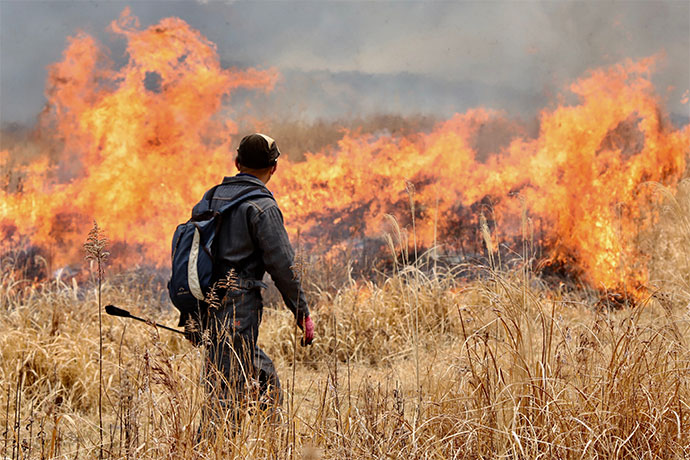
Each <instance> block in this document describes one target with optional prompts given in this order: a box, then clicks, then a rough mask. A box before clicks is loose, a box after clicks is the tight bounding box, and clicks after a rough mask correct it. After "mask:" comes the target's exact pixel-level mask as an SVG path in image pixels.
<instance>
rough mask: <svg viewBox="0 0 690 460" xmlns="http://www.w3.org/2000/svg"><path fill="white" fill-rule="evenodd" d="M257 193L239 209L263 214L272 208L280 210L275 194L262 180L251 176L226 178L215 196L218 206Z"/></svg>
mask: <svg viewBox="0 0 690 460" xmlns="http://www.w3.org/2000/svg"><path fill="white" fill-rule="evenodd" d="M252 191H255V192H257V194H256V196H252V197H251V198H247V199H246V200H244V201H242V202H241V203H240V204H239V206H238V208H239V209H243V210H245V211H256V212H258V213H263V212H265V211H267V210H268V209H271V208H276V209H278V204H277V203H276V201H275V199H274V198H273V194H272V193H271V192H270V190H268V188H266V186H265V184H264V183H263V182H261V181H260V180H258V179H256V178H254V177H251V176H233V177H226V178H225V179H224V180H223V182H222V183H221V184H220V185H219V186H218V188H217V189H216V190H215V193H214V195H213V197H214V200H217V202H218V205H222V202H227V201H231V200H234V199H235V198H237V197H240V196H242V195H244V194H246V193H251V192H252Z"/></svg>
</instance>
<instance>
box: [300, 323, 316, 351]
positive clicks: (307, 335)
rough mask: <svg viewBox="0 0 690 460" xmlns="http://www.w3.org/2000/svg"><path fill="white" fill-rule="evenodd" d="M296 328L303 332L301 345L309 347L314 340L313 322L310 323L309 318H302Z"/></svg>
mask: <svg viewBox="0 0 690 460" xmlns="http://www.w3.org/2000/svg"><path fill="white" fill-rule="evenodd" d="M300 323H303V324H298V326H299V327H300V328H301V329H302V330H303V331H304V338H303V339H302V345H303V346H306V345H311V343H312V341H313V340H314V321H312V319H311V316H307V317H306V318H304V321H301V322H300Z"/></svg>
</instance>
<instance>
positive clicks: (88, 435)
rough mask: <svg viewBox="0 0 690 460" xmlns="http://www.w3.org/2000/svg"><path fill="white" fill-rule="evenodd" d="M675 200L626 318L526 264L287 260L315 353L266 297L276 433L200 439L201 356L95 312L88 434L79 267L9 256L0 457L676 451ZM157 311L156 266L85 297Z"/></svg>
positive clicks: (152, 314) (249, 423)
mask: <svg viewBox="0 0 690 460" xmlns="http://www.w3.org/2000/svg"><path fill="white" fill-rule="evenodd" d="M683 190H684V186H683V185H681V188H680V191H679V192H678V194H677V195H676V196H675V197H669V200H668V202H667V205H666V206H665V207H663V208H660V209H661V210H662V211H663V212H662V213H661V221H660V223H659V225H658V226H657V227H656V229H655V231H654V232H653V234H650V235H648V236H647V240H646V241H643V242H641V244H642V245H643V246H645V248H646V250H647V251H648V252H649V253H650V254H651V256H650V259H649V260H650V261H649V263H650V270H651V280H652V282H653V283H654V286H655V288H654V289H653V290H652V289H650V290H649V294H648V295H647V296H646V297H644V298H643V299H641V300H640V301H638V302H635V303H633V304H632V305H629V306H627V307H625V308H619V306H616V308H613V306H612V305H609V304H607V299H610V298H611V297H612V296H611V295H607V293H605V292H603V291H599V290H593V289H591V288H587V287H582V286H579V287H578V286H576V285H575V284H574V283H572V282H562V283H560V284H558V283H554V282H552V281H550V282H546V281H545V280H544V279H542V278H541V277H539V276H538V274H537V273H534V272H533V270H532V269H531V268H530V267H531V266H532V265H533V263H532V262H533V261H531V260H527V261H525V260H522V263H518V264H514V268H505V267H501V266H495V267H493V268H492V267H480V266H451V267H448V266H445V265H444V266H443V268H441V265H438V266H435V264H434V261H433V260H425V259H424V258H420V259H419V261H418V262H417V263H403V262H398V263H397V264H395V266H394V268H393V269H392V270H391V271H390V273H388V274H387V275H385V276H384V275H381V276H379V279H378V280H377V281H375V282H374V281H367V280H363V279H352V278H350V277H349V276H348V275H347V267H346V266H345V267H344V268H343V269H342V270H341V274H340V277H339V281H338V282H337V283H335V284H334V282H333V279H330V281H329V283H330V284H329V285H328V286H327V285H325V282H324V280H323V276H321V275H323V273H322V271H323V267H321V268H319V265H318V264H311V265H310V264H303V266H302V267H301V268H300V270H303V271H304V273H303V275H304V276H303V279H304V280H305V281H304V284H305V288H306V289H307V291H308V293H309V299H310V301H311V304H312V311H313V317H314V319H315V322H316V336H317V339H316V342H315V344H314V345H313V346H312V347H308V348H302V347H300V346H298V345H296V342H295V337H296V335H297V332H298V331H297V330H296V328H295V327H294V321H293V320H292V317H291V314H290V313H289V312H288V311H287V309H285V308H284V307H282V306H281V305H280V304H278V303H272V304H271V305H268V306H267V307H266V309H265V314H264V322H263V324H262V328H261V336H260V345H261V346H262V348H264V350H265V351H266V352H267V353H268V354H269V356H271V357H272V358H273V359H274V361H275V363H276V366H277V368H278V372H279V374H280V378H281V381H282V385H283V389H284V391H285V393H284V395H285V400H284V404H283V406H282V420H281V422H280V423H272V422H271V420H270V419H269V418H268V417H267V416H266V415H265V414H262V413H257V414H254V415H253V416H251V417H244V418H243V421H242V426H241V427H240V428H239V429H238V430H236V431H234V432H233V430H231V429H230V427H229V423H227V424H224V425H221V426H220V427H218V432H217V433H216V436H213V437H212V438H209V439H205V440H202V441H200V442H197V441H196V433H197V426H198V423H199V417H200V410H201V406H202V403H203V401H204V391H203V385H202V384H201V382H200V375H201V365H202V352H201V350H200V349H197V348H194V347H192V346H191V345H190V344H189V343H187V342H186V341H185V340H184V339H183V338H181V336H178V335H176V334H172V333H169V332H166V331H163V330H156V329H155V328H154V327H152V326H149V325H146V324H142V323H138V322H134V321H131V320H123V319H118V318H113V317H108V316H105V315H104V316H103V319H102V321H103V325H102V340H103V361H102V374H103V378H102V403H101V404H102V425H103V432H102V433H101V432H100V429H99V332H98V331H99V328H98V295H97V294H98V293H97V291H98V289H97V284H96V282H95V281H96V280H95V275H94V277H92V279H91V280H89V281H82V282H77V281H74V280H71V279H67V280H65V279H60V278H58V279H54V280H51V281H44V282H40V283H35V282H34V283H28V282H26V281H22V280H21V279H18V278H17V275H16V272H11V271H10V270H9V269H8V267H11V265H12V258H11V257H9V256H8V258H7V259H6V260H5V261H4V264H5V265H4V268H5V271H4V272H5V274H4V276H3V278H2V283H1V284H0V289H1V291H0V296H1V297H0V298H1V299H2V316H1V317H0V353H2V360H1V364H0V384H1V385H2V387H1V388H0V426H1V427H2V433H3V436H2V438H0V449H2V451H4V456H5V457H6V458H12V459H15V458H17V459H19V458H21V459H44V458H45V459H47V458H64V459H92V458H99V456H102V457H103V458H109V459H110V458H112V459H163V458H166V459H168V458H169V459H178V458H199V459H220V458H247V459H254V458H256V459H264V458H266V459H268V458H271V459H273V458H278V459H283V458H305V459H313V458H324V459H344V458H349V459H365V458H428V459H449V458H458V459H460V458H463V459H477V458H487V459H488V458H512V459H518V458H519V459H528V458H530V459H531V458H562V459H580V458H583V459H595V458H607V459H609V458H645V459H652V458H659V459H662V458H663V459H688V458H690V386H689V385H690V378H689V377H690V348H689V340H690V309H689V308H688V300H689V299H690V290H688V288H687V282H686V281H685V280H687V277H686V275H687V273H688V268H690V266H688V263H687V260H686V255H687V244H688V241H687V236H688V232H687V229H688V226H687V219H686V218H685V216H687V209H686V204H687V199H686V198H684V197H686V195H684V194H683ZM667 211H668V212H667ZM393 246H396V245H395V244H393ZM528 259H529V258H528ZM422 261H424V263H422ZM460 273H463V274H465V276H459V274H460ZM468 273H469V274H471V276H470V277H469V278H468V277H467V276H466V275H467V274H468ZM272 298H273V296H271V295H270V293H269V295H268V299H272ZM162 299H164V294H162V283H161V275H160V274H157V273H156V272H153V271H147V270H143V269H140V270H131V271H129V272H125V273H121V274H114V273H109V272H107V271H106V275H105V279H104V283H103V287H102V304H103V305H104V304H106V303H114V304H117V305H119V306H121V307H124V308H127V309H129V310H130V311H131V312H132V313H134V314H138V315H140V316H144V317H147V318H150V319H152V320H155V321H158V322H162V323H165V324H170V325H172V324H174V323H175V321H176V317H175V315H174V313H173V311H172V309H171V308H169V307H167V303H166V302H165V301H164V300H162ZM101 434H102V439H103V444H102V445H101Z"/></svg>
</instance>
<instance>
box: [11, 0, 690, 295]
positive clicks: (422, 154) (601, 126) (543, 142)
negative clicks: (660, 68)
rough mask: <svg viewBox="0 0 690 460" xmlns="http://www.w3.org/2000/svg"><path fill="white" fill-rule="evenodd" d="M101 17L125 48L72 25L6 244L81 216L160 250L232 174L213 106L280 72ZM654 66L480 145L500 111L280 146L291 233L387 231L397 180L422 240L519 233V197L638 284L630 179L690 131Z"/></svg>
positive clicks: (550, 241)
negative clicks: (660, 90) (108, 50)
mask: <svg viewBox="0 0 690 460" xmlns="http://www.w3.org/2000/svg"><path fill="white" fill-rule="evenodd" d="M111 27H112V29H113V30H114V31H115V32H117V33H118V34H121V35H123V36H124V37H125V38H126V39H127V43H128V46H127V51H128V55H129V61H128V62H127V64H126V65H125V66H124V67H122V68H120V69H114V68H113V65H112V64H111V63H110V62H109V61H108V60H107V58H106V57H105V55H104V53H103V51H102V50H101V49H100V48H99V46H98V45H97V44H96V43H95V41H94V40H93V39H92V38H91V37H89V36H87V35H84V34H80V35H78V36H76V37H75V38H73V39H71V40H70V43H69V46H68V47H67V49H66V50H65V53H64V59H63V61H62V62H60V63H57V64H55V65H54V66H52V67H51V69H50V77H49V82H48V96H49V104H48V107H47V110H46V112H45V113H44V114H43V116H42V129H43V130H44V131H45V130H49V131H51V132H54V133H55V135H56V137H57V138H58V139H59V140H60V142H61V143H60V144H59V146H57V147H56V151H55V152H53V153H52V154H51V155H46V156H45V158H44V159H42V160H40V161H36V162H34V163H32V164H30V165H29V166H28V167H27V170H26V171H24V176H25V179H24V181H23V182H22V184H21V190H19V191H12V192H10V191H0V197H1V198H2V200H1V201H0V231H2V232H3V233H4V235H3V236H4V237H5V243H4V244H5V247H6V248H7V247H9V246H11V245H19V244H22V241H23V239H26V238H28V239H29V240H30V242H31V244H33V245H37V246H40V247H43V248H46V249H47V250H49V251H50V253H51V254H52V257H53V260H52V263H53V266H55V267H57V266H61V265H64V264H66V263H71V262H74V261H76V260H78V259H79V258H80V248H81V242H82V241H83V239H84V235H85V234H86V233H87V230H88V227H89V226H90V223H91V220H92V219H96V220H97V221H98V222H99V224H100V225H101V226H102V227H103V228H104V229H105V230H106V231H107V233H108V235H109V237H110V239H111V240H112V241H113V243H114V249H115V250H116V251H118V252H119V253H120V255H121V257H122V259H123V260H127V261H128V263H150V264H155V265H165V264H166V263H167V260H168V254H169V253H168V251H169V246H168V245H169V239H170V235H171V233H172V231H173V229H174V227H175V225H176V224H177V223H178V222H179V221H182V220H184V219H185V218H186V217H187V216H188V214H189V210H190V208H191V206H192V205H193V204H194V203H195V202H196V201H197V200H198V199H199V198H200V196H201V194H202V193H203V192H204V190H206V189H207V188H208V187H210V186H211V185H213V184H214V183H217V182H218V181H219V180H220V178H221V177H222V176H223V175H225V174H228V173H230V171H228V169H229V165H230V164H231V152H233V151H234V146H235V144H236V143H237V141H238V139H237V137H236V136H235V135H236V126H235V125H234V124H233V123H232V122H231V121H229V120H228V118H227V116H221V115H220V111H221V109H222V107H223V102H224V98H225V97H226V96H228V95H229V94H230V93H231V92H232V90H234V89H235V88H238V87H248V88H257V89H265V90H267V89H270V88H271V86H272V84H273V83H274V81H275V79H276V74H275V72H273V71H258V70H245V71H240V70H236V69H233V70H226V69H222V68H221V66H220V64H219V60H218V56H217V54H216V51H215V47H214V45H213V44H212V43H210V42H208V41H207V40H206V39H204V37H202V36H201V34H200V33H199V32H197V31H195V30H192V29H191V28H190V27H189V26H188V25H187V24H185V23H184V22H183V21H181V20H179V19H175V18H170V19H164V20H162V21H161V22H160V23H159V24H157V25H155V26H152V27H149V28H148V29H145V30H139V26H138V24H137V21H136V19H135V18H133V17H132V16H131V15H130V14H129V12H128V11H127V10H125V12H123V14H122V16H121V17H120V19H119V20H118V21H116V22H114V23H113V24H112V26H111ZM654 65H655V60H654V59H653V58H650V59H645V60H641V61H639V62H632V61H630V62H625V63H622V64H620V65H617V66H614V67H613V68H610V69H605V70H595V71H593V72H591V73H590V74H588V75H587V76H585V77H584V78H582V79H580V80H578V81H577V82H575V83H574V84H573V85H571V87H570V92H572V93H573V95H574V96H575V97H576V100H575V102H574V103H572V104H570V105H565V104H563V105H561V106H559V107H557V108H555V109H548V110H547V109H545V110H544V111H542V113H541V114H540V117H539V122H540V129H539V134H538V136H537V137H528V136H516V137H514V138H513V139H512V141H511V142H510V143H509V144H507V146H506V147H504V148H501V149H499V150H497V151H495V152H493V153H491V154H489V155H488V156H482V158H479V155H478V154H477V151H476V148H475V147H474V146H473V141H472V140H473V139H474V138H475V136H476V135H477V132H478V130H480V129H481V127H482V126H484V125H485V124H487V123H491V122H494V121H496V120H500V119H501V118H502V117H503V115H502V114H501V113H498V112H493V111H490V110H485V109H481V108H479V109H474V110H469V111H467V112H466V113H464V114H457V115H455V116H454V117H453V118H451V119H450V120H448V121H446V122H444V123H440V124H439V125H438V126H436V127H435V129H434V130H433V131H432V132H431V133H420V134H418V135H415V136H411V137H408V138H397V137H392V136H378V137H372V136H363V135H359V134H357V133H348V134H346V135H345V137H344V138H343V139H342V140H341V141H340V142H339V143H338V145H337V147H336V148H334V149H332V150H330V151H324V152H318V153H311V154H308V155H307V160H306V161H304V162H300V163H291V162H289V161H288V160H287V159H281V164H280V167H279V172H278V174H277V175H276V176H275V178H274V179H273V182H271V184H270V185H271V188H272V190H274V192H275V195H276V197H277V199H278V201H279V203H280V205H281V208H282V209H283V212H284V214H285V216H286V221H287V223H288V226H289V231H290V233H291V235H292V236H293V237H294V236H296V234H297V233H298V231H299V232H300V233H301V235H303V238H304V240H305V241H314V240H317V239H320V240H325V241H327V242H328V243H329V244H333V243H337V242H338V241H343V240H346V239H348V238H351V237H352V236H353V235H356V236H365V237H377V236H380V235H381V233H382V232H383V231H384V230H385V227H384V226H383V221H384V219H383V216H384V215H385V214H386V213H391V214H393V215H395V216H396V217H398V219H399V220H401V222H402V224H403V225H407V224H409V223H410V218H409V216H410V200H409V198H410V197H409V194H408V193H406V181H409V182H411V183H412V184H414V197H413V198H414V208H415V218H416V221H415V224H416V238H417V241H418V243H419V244H420V245H422V246H426V247H429V246H430V245H432V244H434V242H436V241H438V242H440V243H444V242H445V243H448V244H451V243H452V242H457V241H460V242H461V244H462V240H463V238H466V237H467V235H462V233H463V231H464V229H467V228H469V227H472V228H476V224H477V222H478V215H479V214H480V213H484V214H486V215H487V217H489V218H490V219H493V221H494V222H495V223H496V227H495V228H496V229H497V231H500V232H501V236H502V237H505V238H506V239H507V240H508V241H510V240H517V239H519V238H521V237H522V236H523V233H524V231H525V229H524V222H525V219H524V216H525V214H526V215H528V216H530V217H531V218H532V219H534V220H535V221H538V222H539V229H540V230H539V232H538V238H539V239H541V241H539V242H540V243H541V244H542V245H543V247H544V248H547V250H548V251H549V254H548V256H549V258H550V259H551V260H553V261H558V262H560V263H562V264H568V265H569V266H570V267H571V270H572V271H573V272H575V273H579V274H580V275H581V276H582V277H583V279H584V280H585V281H587V282H589V283H591V284H592V285H593V286H595V287H598V288H611V289H622V290H624V291H626V292H634V291H635V290H637V289H638V288H639V287H640V286H643V285H644V284H645V282H646V280H647V273H646V270H645V266H644V257H643V256H642V255H641V254H639V253H638V250H637V249H636V245H635V240H636V238H637V235H639V232H640V230H642V229H644V228H646V227H647V226H648V225H649V224H650V222H651V220H650V219H651V218H650V217H648V216H645V215H643V213H642V211H641V209H643V208H642V207H641V204H642V203H643V202H644V200H645V198H646V195H645V193H644V187H642V186H641V184H643V183H645V182H647V181H660V182H663V183H665V184H667V185H673V184H675V183H676V182H677V181H678V180H679V178H680V177H681V175H682V173H683V172H684V170H685V161H686V155H687V153H688V146H689V145H690V127H689V126H686V127H684V128H682V129H677V128H674V127H673V126H672V125H671V124H670V123H669V122H668V120H667V119H666V118H665V116H664V115H663V111H662V107H661V105H660V102H659V100H658V98H657V97H656V95H655V93H654V88H653V87H652V85H651V83H650V79H649V75H650V72H651V71H652V70H653V67H654ZM278 144H279V145H280V139H278ZM8 157H9V154H8V153H7V152H5V153H4V154H2V155H0V165H2V164H3V162H4V163H6V162H7V158H8ZM408 189H409V187H408ZM406 216H408V217H406ZM652 218H653V216H652ZM324 235H325V236H324Z"/></svg>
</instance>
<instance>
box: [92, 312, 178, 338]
mask: <svg viewBox="0 0 690 460" xmlns="http://www.w3.org/2000/svg"><path fill="white" fill-rule="evenodd" d="M105 312H106V313H107V314H109V315H112V316H119V317H121V318H131V319H135V320H137V321H141V322H142V323H146V324H152V325H154V326H156V327H160V328H161V329H165V330H166V331H170V332H177V333H178V334H182V335H184V331H181V330H179V329H174V328H172V327H168V326H165V325H163V324H159V323H154V322H153V321H149V320H146V319H144V318H139V317H138V316H134V315H133V314H131V313H130V312H128V311H127V310H123V309H122V308H118V307H116V306H115V305H106V306H105Z"/></svg>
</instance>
